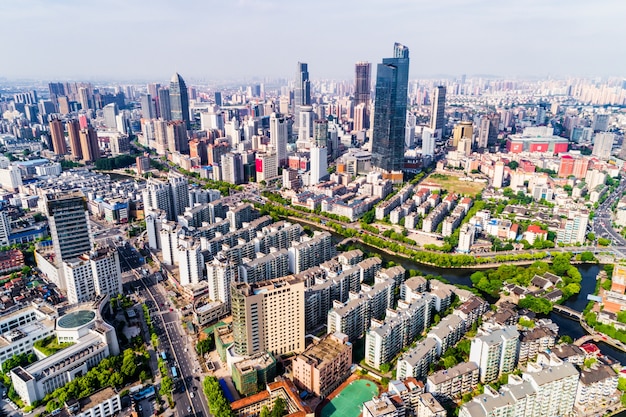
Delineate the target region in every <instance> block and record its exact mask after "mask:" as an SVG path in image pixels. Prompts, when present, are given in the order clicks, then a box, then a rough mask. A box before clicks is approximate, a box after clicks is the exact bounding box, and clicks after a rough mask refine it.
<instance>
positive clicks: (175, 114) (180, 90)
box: [170, 73, 191, 129]
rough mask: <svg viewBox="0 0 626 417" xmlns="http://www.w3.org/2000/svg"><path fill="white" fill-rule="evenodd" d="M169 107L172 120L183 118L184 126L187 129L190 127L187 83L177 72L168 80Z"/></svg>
mask: <svg viewBox="0 0 626 417" xmlns="http://www.w3.org/2000/svg"><path fill="white" fill-rule="evenodd" d="M170 108H171V111H172V120H184V121H185V126H186V127H187V129H190V128H191V123H190V121H189V96H188V93H187V85H186V84H185V80H183V77H181V76H180V74H178V73H176V74H174V75H172V80H171V81H170Z"/></svg>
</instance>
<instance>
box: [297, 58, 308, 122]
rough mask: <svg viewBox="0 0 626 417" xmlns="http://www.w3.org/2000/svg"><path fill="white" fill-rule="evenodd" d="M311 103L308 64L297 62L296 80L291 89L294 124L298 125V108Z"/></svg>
mask: <svg viewBox="0 0 626 417" xmlns="http://www.w3.org/2000/svg"><path fill="white" fill-rule="evenodd" d="M310 105H311V81H309V66H308V65H307V64H306V63H304V62H298V65H297V69H296V81H295V84H294V90H293V114H294V121H295V126H294V127H299V126H300V108H301V107H302V106H310Z"/></svg>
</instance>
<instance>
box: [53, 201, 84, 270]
mask: <svg viewBox="0 0 626 417" xmlns="http://www.w3.org/2000/svg"><path fill="white" fill-rule="evenodd" d="M45 207H46V214H47V216H48V224H49V227H50V235H51V236H52V245H53V247H54V252H55V254H56V259H55V261H56V262H61V261H64V260H66V259H69V258H73V257H76V256H79V255H82V254H84V253H87V252H89V251H90V250H91V238H90V236H91V234H90V231H89V213H88V212H87V199H86V198H85V196H84V195H83V194H82V193H81V192H80V191H71V192H67V193H61V194H46V196H45Z"/></svg>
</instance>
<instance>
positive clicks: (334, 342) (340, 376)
mask: <svg viewBox="0 0 626 417" xmlns="http://www.w3.org/2000/svg"><path fill="white" fill-rule="evenodd" d="M351 366H352V344H351V343H350V342H349V341H348V336H346V335H345V334H341V333H335V334H329V335H326V336H325V337H324V338H323V339H322V340H320V341H319V342H318V343H315V344H313V345H311V346H309V347H308V348H307V349H306V350H305V351H304V352H302V353H301V354H300V355H298V356H297V357H296V358H295V359H294V361H293V363H292V369H293V381H294V383H295V384H296V386H298V387H299V388H301V389H305V390H306V391H308V392H310V393H313V394H315V395H317V396H318V397H321V398H324V397H326V396H327V395H328V394H330V393H331V392H333V391H334V390H335V388H337V387H338V386H339V385H341V383H342V382H343V381H345V380H346V378H347V377H348V376H349V375H350V368H351Z"/></svg>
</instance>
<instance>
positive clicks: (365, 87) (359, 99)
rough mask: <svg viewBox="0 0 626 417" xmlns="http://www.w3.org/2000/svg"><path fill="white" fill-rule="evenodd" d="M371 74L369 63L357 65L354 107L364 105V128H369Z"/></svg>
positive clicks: (358, 63)
mask: <svg viewBox="0 0 626 417" xmlns="http://www.w3.org/2000/svg"><path fill="white" fill-rule="evenodd" d="M370 72H371V66H370V63H369V62H357V63H356V77H355V80H356V85H355V87H354V107H355V108H356V106H358V105H360V104H363V105H364V106H363V115H362V127H363V128H364V129H367V128H369V127H370V126H369V124H370V122H369V119H370V117H369V114H370V113H369V105H370V89H371V83H370Z"/></svg>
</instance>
